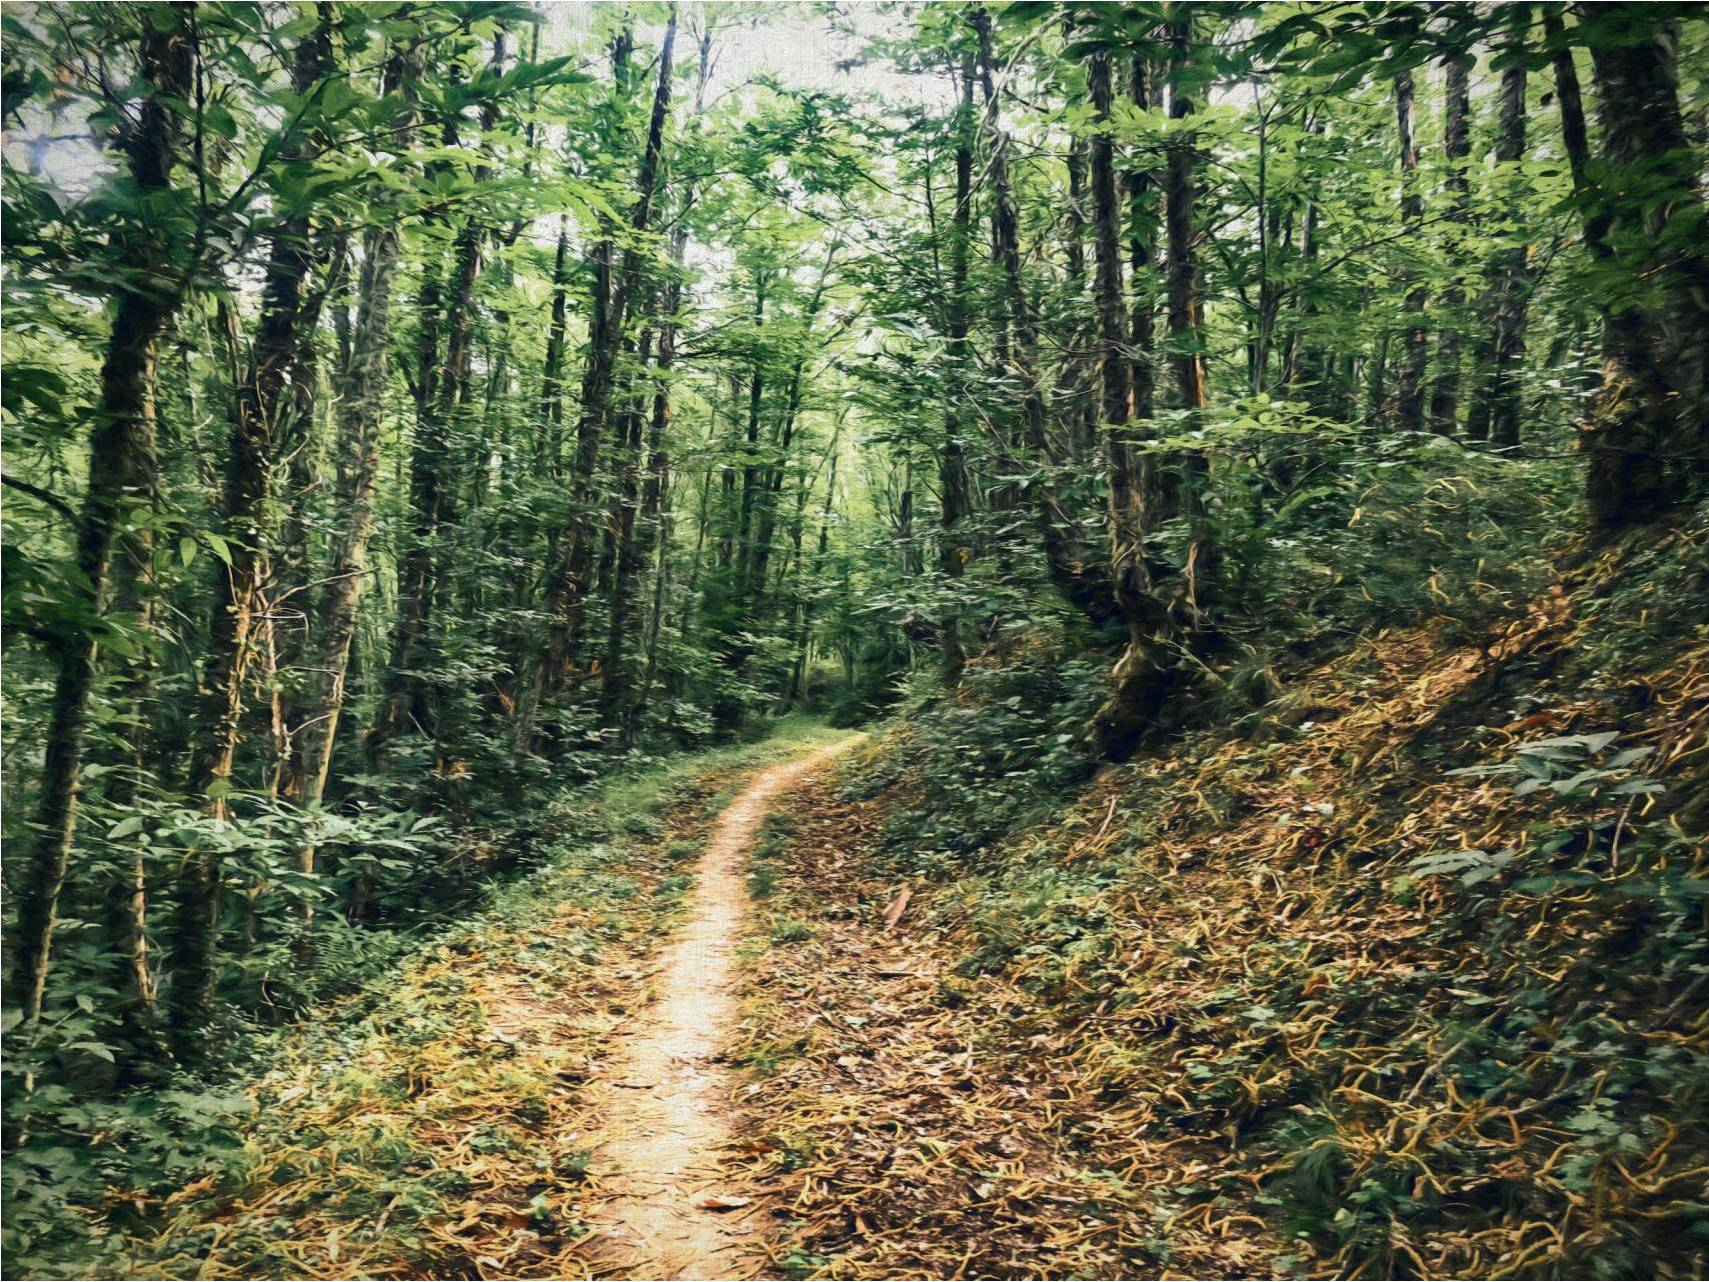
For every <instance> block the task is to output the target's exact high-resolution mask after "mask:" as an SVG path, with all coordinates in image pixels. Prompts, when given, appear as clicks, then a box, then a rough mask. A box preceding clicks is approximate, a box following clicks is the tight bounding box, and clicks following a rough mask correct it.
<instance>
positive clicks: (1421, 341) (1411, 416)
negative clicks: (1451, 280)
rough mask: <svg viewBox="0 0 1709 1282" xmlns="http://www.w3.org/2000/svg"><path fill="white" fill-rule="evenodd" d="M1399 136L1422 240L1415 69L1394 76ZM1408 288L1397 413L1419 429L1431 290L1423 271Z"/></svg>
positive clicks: (1407, 210) (1407, 221) (1407, 212)
mask: <svg viewBox="0 0 1709 1282" xmlns="http://www.w3.org/2000/svg"><path fill="white" fill-rule="evenodd" d="M1394 102H1395V137H1396V139H1397V141H1398V142H1399V145H1400V183H1401V191H1400V216H1401V223H1402V225H1403V226H1404V227H1405V229H1406V232H1407V238H1408V240H1410V241H1411V242H1412V243H1414V244H1416V243H1418V237H1419V233H1420V229H1421V227H1422V224H1423V222H1424V195H1423V193H1422V192H1420V191H1419V189H1418V141H1417V138H1416V137H1415V135H1414V132H1413V127H1412V115H1413V88H1412V73H1411V72H1410V71H1403V72H1401V73H1400V74H1399V75H1398V76H1396V77H1395V80H1394ZM1409 274H1410V275H1412V276H1414V277H1415V279H1413V280H1412V281H1411V282H1410V284H1409V285H1408V286H1407V291H1406V317H1407V323H1406V335H1405V340H1404V344H1405V348H1404V351H1403V352H1402V355H1401V363H1400V375H1399V377H1398V378H1397V379H1396V381H1395V417H1396V421H1397V422H1398V424H1399V426H1400V427H1401V428H1402V429H1404V430H1406V431H1409V432H1416V431H1418V430H1419V429H1420V428H1422V427H1423V426H1424V369H1425V362H1426V359H1427V357H1428V349H1427V343H1428V335H1427V333H1426V332H1425V328H1424V305H1425V302H1426V301H1427V300H1428V297H1429V291H1428V289H1427V288H1426V286H1425V283H1424V281H1423V280H1421V279H1416V277H1417V276H1418V275H1419V273H1418V272H1417V271H1416V270H1413V271H1412V272H1410V273H1409Z"/></svg>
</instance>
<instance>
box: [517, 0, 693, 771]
mask: <svg viewBox="0 0 1709 1282" xmlns="http://www.w3.org/2000/svg"><path fill="white" fill-rule="evenodd" d="M676 25H677V15H676V10H675V8H674V7H673V8H672V10H671V14H670V18H669V20H668V21H667V23H666V24H665V34H664V39H663V40H662V42H661V43H660V46H659V68H658V82H657V85H656V87H655V89H654V93H653V114H652V118H651V120H650V121H649V123H648V127H647V142H646V147H645V150H644V151H643V153H642V156H641V166H640V173H639V175H638V180H637V183H636V186H637V189H638V192H637V196H636V199H635V205H634V209H633V210H632V212H631V214H630V219H629V223H630V228H631V230H633V231H635V232H637V233H642V232H645V231H646V230H647V227H648V225H649V223H650V222H651V221H652V210H653V198H654V194H655V189H656V188H657V186H658V175H659V158H660V155H661V153H662V151H663V147H664V131H665V118H666V116H667V114H668V112H669V110H670V101H671V49H672V46H673V44H674V43H675V41H676ZM611 252H612V251H611V247H610V243H609V242H606V244H605V253H606V258H605V261H606V263H607V264H609V261H610V254H611ZM640 266H641V264H640V253H639V251H638V250H637V249H636V248H634V246H633V244H632V245H631V247H630V248H628V249H625V250H624V251H623V259H622V265H621V270H620V272H619V273H618V276H617V279H616V280H615V281H613V282H611V289H610V291H609V295H608V296H609V299H610V303H609V306H608V307H606V308H603V309H602V310H603V312H604V314H603V315H599V314H597V312H596V324H595V326H594V332H593V335H592V342H591V345H590V350H589V353H588V367H587V372H586V375H585V377H584V378H583V380H582V402H581V413H580V416H579V419H578V421H577V424H576V460H575V472H574V475H573V477H572V480H571V509H572V511H571V518H570V519H571V522H572V527H571V528H570V529H569V530H567V531H565V532H564V533H563V534H562V535H561V537H560V544H561V547H562V552H561V554H560V557H559V560H558V562H557V564H555V565H554V566H553V568H552V573H551V577H550V580H549V582H548V583H547V588H546V603H545V604H546V614H547V617H548V619H549V620H550V622H549V624H548V635H547V639H546V645H545V646H544V648H543V649H544V652H543V653H542V654H541V656H540V657H539V659H538V660H537V661H536V662H535V664H534V667H533V671H532V672H531V674H530V678H529V680H528V681H527V682H526V683H525V684H524V686H523V688H522V691H521V697H520V698H519V699H518V700H517V715H516V739H515V745H514V749H515V753H516V755H518V756H521V755H523V754H525V753H527V752H529V751H531V750H532V748H533V746H534V734H535V727H536V725H537V724H538V722H539V717H540V705H541V703H542V702H543V701H544V700H545V698H546V696H547V695H548V694H550V693H552V692H553V691H555V690H557V689H558V688H559V687H560V686H561V685H562V684H563V680H564V675H565V672H566V671H567V669H568V667H569V663H570V659H571V657H572V656H573V655H574V653H575V647H576V641H577V638H578V637H579V635H580V631H581V616H582V610H583V606H584V603H585V601H586V597H587V594H588V591H589V589H590V588H591V586H592V584H591V576H590V571H591V569H592V554H593V531H592V529H591V528H590V527H591V525H592V522H591V521H590V520H589V519H588V518H589V515H590V514H591V513H592V512H593V511H595V510H596V508H597V504H596V503H595V489H596V486H597V481H598V477H597V469H598V466H599V443H600V438H601V436H602V435H603V434H604V432H605V420H606V414H607V409H608V402H609V400H610V395H611V375H612V366H613V364H614V362H615V358H616V354H617V346H618V344H619V342H620V341H621V338H622V333H623V325H624V321H625V319H626V315H627V312H628V308H629V301H630V299H631V297H632V296H633V294H634V291H635V288H636V285H637V283H638V278H639V276H640ZM599 292H600V293H602V294H603V293H605V291H604V289H603V288H600V289H599Z"/></svg>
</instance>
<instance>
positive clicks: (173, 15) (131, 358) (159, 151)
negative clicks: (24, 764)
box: [12, 5, 194, 1025]
mask: <svg viewBox="0 0 1709 1282" xmlns="http://www.w3.org/2000/svg"><path fill="white" fill-rule="evenodd" d="M135 20H136V21H137V24H138V35H137V46H136V61H137V79H138V81H139V82H140V83H141V84H143V85H145V86H147V87H148V91H147V92H145V93H144V94H143V95H142V97H141V100H140V104H139V106H138V107H137V109H136V114H135V116H134V118H126V119H125V123H124V125H123V127H122V128H121V130H120V133H119V149H120V151H121V152H122V154H123V155H124V158H125V167H126V169H127V171H128V174H129V178H130V181H131V183H132V184H133V186H134V187H135V189H136V191H137V193H138V195H139V197H141V199H140V200H139V202H138V208H139V210H141V211H142V217H141V219H140V220H139V223H138V225H137V226H136V227H134V228H131V229H128V230H127V232H126V234H125V237H124V241H123V244H124V249H123V253H122V255H121V259H120V277H119V283H118V284H116V285H115V286H114V298H115V300H116V303H115V308H114V312H113V324H112V329H111V332H110V334H109V337H108V340H107V349H106V356H105V359H104V360H103V362H102V365H101V393H100V400H99V402H98V404H97V406H96V410H95V422H94V426H93V428H92V429H91V432H90V437H89V485H88V488H87V489H86V490H85V491H84V498H83V508H82V512H81V513H80V516H79V520H78V526H77V540H76V549H75V553H74V555H75V561H76V565H77V571H78V577H79V584H80V587H81V590H82V599H81V600H80V601H79V602H78V606H79V614H80V615H81V617H80V618H78V619H77V620H76V621H75V623H74V624H73V625H72V627H71V628H69V629H68V630H67V633H66V634H65V635H63V636H60V637H57V638H56V650H57V653H56V656H55V658H56V666H57V675H56V677H55V682H54V691H53V702H52V716H51V719H50V722H49V725H48V728H47V735H46V740H45V748H46V751H45V754H44V757H43V766H42V783H41V798H40V800H39V802H38V803H37V808H36V830H37V836H36V837H35V838H34V840H33V842H32V846H31V850H30V853H29V856H28V858H29V864H28V868H27V870H26V872H25V874H24V877H23V879H22V882H21V884H20V887H19V892H18V916H17V921H18V926H17V931H16V934H15V936H14V940H15V943H14V951H13V959H14V960H13V981H12V982H13V985H14V991H15V992H16V993H17V994H18V997H19V1007H20V1009H21V1011H22V1013H23V1021H24V1023H25V1024H26V1025H27V1024H31V1023H33V1022H34V1021H35V1020H36V1019H37V1018H38V1017H39V1016H40V1014H41V1009H42V999H43V993H44V989H45V986H46V983H47V973H48V964H49V959H50V957H51V956H52V951H53V936H54V927H55V924H56V922H57V920H58V915H59V899H60V892H61V890H62V888H63V887H64V884H65V878H66V873H67V870H68V867H69V863H70V859H71V848H72V838H73V835H74V833H75V831H76V827H77V793H78V787H79V784H80V782H81V768H82V761H83V748H84V739H85V736H86V734H87V731H88V716H89V699H90V694H91V692H92V690H93V688H94V684H95V658H96V643H97V638H98V636H99V631H98V628H99V627H100V624H99V622H98V620H99V618H100V615H101V614H102V611H103V608H104V607H105V605H106V604H107V600H108V596H109V593H110V591H111V589H112V584H113V579H114V578H115V577H116V576H125V577H130V576H144V575H146V574H147V573H148V566H149V563H150V561H151V560H152V558H153V541H152V535H151V533H150V525H149V522H148V519H147V517H146V515H145V514H144V513H143V512H142V511H141V509H142V508H143V507H145V506H146V505H147V504H148V502H149V501H150V499H151V498H152V496H153V493H154V485H155V430H156V411H155V404H156V401H155V397H156V360H157V357H158V352H159V346H160V342H161V338H162V337H163V335H164V334H165V333H166V330H167V327H168V326H169V325H170V324H171V323H172V318H173V316H174V315H175V314H176V313H177V311H178V308H179V306H180V304H181V302H182V299H183V294H182V292H181V291H180V289H179V288H178V287H177V280H176V278H175V276H174V267H175V265H176V264H175V261H174V260H175V255H174V252H173V240H174V237H175V235H176V234H177V230H178V226H177V224H178V220H177V219H176V218H175V217H171V216H168V217H161V216H160V215H158V214H157V213H155V212H154V211H158V210H161V209H165V208H168V207H169V206H170V193H171V189H172V171H173V169H174V168H175V167H176V166H177V165H178V164H179V163H180V161H181V159H182V158H181V156H180V154H179V153H180V150H181V148H182V145H183V130H184V122H183V118H182V107H183V104H184V103H186V102H188V101H189V100H190V97H191V94H192V90H191V79H192V75H193V66H194V52H193V43H192V35H191V26H190V23H191V14H190V11H189V10H188V9H187V8H184V7H182V6H178V5H147V6H142V5H139V6H137V9H136V11H135ZM115 552H116V553H117V559H118V562H119V564H118V566H117V567H115V565H114V560H115Z"/></svg>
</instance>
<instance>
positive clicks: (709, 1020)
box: [589, 738, 856, 1278]
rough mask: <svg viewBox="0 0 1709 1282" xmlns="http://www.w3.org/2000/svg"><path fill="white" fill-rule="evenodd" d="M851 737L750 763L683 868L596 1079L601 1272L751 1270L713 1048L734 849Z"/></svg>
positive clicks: (724, 1092)
mask: <svg viewBox="0 0 1709 1282" xmlns="http://www.w3.org/2000/svg"><path fill="white" fill-rule="evenodd" d="M855 741H856V740H855V739H854V738H849V739H845V740H842V741H841V742H839V743H836V744H833V745H831V746H830V747H826V748H820V749H818V750H817V751H815V752H812V753H809V754H808V755H806V756H804V757H801V758H798V759H797V760H795V761H791V762H786V763H785V764H783V765H777V766H771V767H769V768H768V769H765V770H762V771H760V772H759V773H758V774H757V775H755V776H754V777H753V779H751V780H750V781H749V782H748V783H747V785H746V786H745V787H744V788H743V789H742V791H741V793H740V794H739V795H738V796H737V797H736V800H735V801H734V802H732V803H731V804H730V806H729V808H728V809H726V810H725V811H724V813H723V815H722V816H720V817H719V819H718V822H717V824H716V826H715V827H714V828H713V830H712V834H711V837H710V839H709V840H708V841H707V843H706V848H705V850H704V851H703V852H702V853H701V856H700V860H699V863H698V864H697V866H696V868H695V884H694V888H693V890H692V891H691V892H690V905H689V919H688V922H687V923H686V925H685V926H684V927H683V928H682V929H681V930H680V931H679V932H678V934H677V935H676V937H675V938H674V939H673V940H672V942H671V943H670V944H669V946H668V947H667V948H666V949H665V951H664V954H663V956H662V957H661V958H660V960H659V961H658V963H657V978H656V982H655V983H654V984H653V985H651V987H652V989H653V990H654V992H655V993H656V996H655V997H654V999H653V1000H652V1002H651V1004H649V1005H648V1006H646V1007H645V1008H643V1010H642V1011H641V1013H640V1015H639V1017H638V1018H637V1019H636V1020H635V1021H634V1024H633V1025H632V1027H630V1028H629V1029H628V1030H626V1031H625V1033H624V1035H623V1038H622V1040H621V1041H620V1042H619V1043H618V1045H617V1047H616V1048H615V1050H614V1053H613V1054H612V1055H611V1056H610V1058H609V1059H608V1061H607V1067H606V1068H605V1069H604V1070H602V1072H601V1073H600V1080H599V1081H598V1083H597V1086H598V1089H599V1091H600V1094H601V1095H602V1096H603V1097H604V1099H605V1101H606V1102H605V1104H604V1106H603V1107H602V1109H601V1116H602V1118H603V1119H604V1128H603V1132H602V1137H601V1139H600V1140H599V1142H598V1144H597V1145H596V1147H595V1150H594V1153H595V1157H594V1166H593V1169H594V1171H595V1172H596V1173H597V1174H598V1175H599V1176H600V1177H601V1179H602V1183H603V1184H604V1186H605V1191H606V1193H607V1194H608V1196H609V1197H610V1198H611V1201H610V1202H609V1203H608V1204H607V1205H606V1206H605V1207H604V1208H603V1209H602V1210H601V1211H600V1212H598V1213H597V1227H596V1229H595V1233H594V1236H593V1238H592V1240H591V1242H590V1249H589V1256H590V1258H591V1260H592V1261H593V1262H594V1268H595V1271H596V1272H598V1273H600V1274H602V1275H609V1274H621V1275H622V1276H626V1277H656V1278H734V1277H751V1276H753V1275H754V1274H755V1273H756V1272H758V1271H759V1269H760V1268H761V1267H763V1264H764V1260H765V1256H764V1254H763V1244H762V1243H761V1242H760V1241H759V1240H758V1239H757V1238H756V1236H755V1234H754V1233H753V1232H752V1231H751V1230H750V1229H749V1228H747V1227H746V1226H745V1225H744V1224H743V1222H742V1221H743V1217H740V1216H737V1217H732V1215H731V1212H735V1211H739V1210H741V1209H742V1208H743V1207H745V1206H747V1205H749V1202H750V1199H747V1198H742V1197H736V1196H733V1195H731V1194H728V1193H725V1192H721V1191H720V1185H721V1181H722V1179H723V1177H724V1171H723V1166H722V1162H721V1156H722V1150H723V1148H724V1147H725V1146H726V1145H727V1144H728V1143H729V1142H730V1141H731V1139H732V1138H733V1132H734V1131H735V1129H736V1122H735V1119H734V1116H733V1113H732V1110H731V1106H730V1101H731V1098H732V1096H733V1094H734V1092H735V1089H736V1086H737V1083H736V1081H735V1079H734V1076H733V1074H732V1072H731V1070H730V1068H729V1067H728V1062H727V1060H726V1057H725V1054H724V1052H725V1048H726V1045H727V1044H728V1042H729V1040H730V1037H731V1035H732V1033H733V1032H734V1028H735V1014H736V992H735V977H734V974H733V970H734V964H733V963H734V958H733V954H734V951H735V947H736V943H737V939H738V936H739V933H740V931H741V928H742V924H743V921H744V919H745V917H746V915H747V911H748V891H747V887H746V885H745V878H744V874H745V862H746V858H747V855H748V854H749V852H750V850H751V849H752V847H753V845H754V843H755V840H756V838H757V835H758V832H759V827H760V822H761V820H762V819H764V818H765V816H766V814H767V813H768V810H769V808H770V806H771V805H772V803H773V801H774V800H775V798H776V797H777V796H778V794H779V793H781V792H783V791H785V790H787V789H789V788H791V787H794V786H796V785H798V784H800V783H801V782H802V780H804V779H806V778H808V777H810V776H811V775H812V774H813V772H814V771H815V770H817V769H818V768H819V767H821V766H823V765H825V764H826V763H827V762H828V761H829V760H831V758H833V757H834V756H835V755H836V754H837V753H839V752H842V751H843V750H845V749H846V748H848V747H850V746H851V745H852V744H853V743H854V742H855Z"/></svg>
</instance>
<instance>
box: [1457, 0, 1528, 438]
mask: <svg viewBox="0 0 1709 1282" xmlns="http://www.w3.org/2000/svg"><path fill="white" fill-rule="evenodd" d="M1503 16H1504V19H1505V21H1506V23H1507V36H1506V39H1505V40H1504V41H1503V44H1502V49H1501V53H1502V57H1503V58H1504V59H1506V60H1507V65H1506V67H1505V68H1504V69H1503V71H1502V73H1501V106H1500V110H1499V119H1498V122H1497V125H1496V145H1495V160H1496V164H1497V165H1498V166H1504V168H1503V169H1501V170H1499V171H1498V179H1499V180H1500V181H1501V182H1503V184H1504V188H1505V190H1504V193H1503V194H1504V200H1503V205H1504V208H1503V209H1502V210H1501V220H1502V223H1503V227H1502V232H1501V235H1502V238H1503V240H1504V241H1505V242H1506V243H1505V244H1504V245H1503V246H1502V247H1501V248H1500V249H1499V250H1498V251H1497V252H1496V254H1495V257H1494V258H1493V259H1492V260H1491V263H1490V268H1489V280H1488V284H1487V285H1486V287H1485V291H1484V299H1483V304H1482V307H1481V308H1480V312H1481V316H1480V319H1481V321H1482V323H1483V324H1484V325H1485V326H1486V327H1487V329H1488V337H1487V339H1486V340H1485V342H1484V345H1483V347H1482V349H1481V350H1480V353H1479V354H1480V356H1482V357H1484V361H1483V362H1482V364H1483V366H1484V368H1483V369H1482V370H1481V371H1480V374H1481V375H1482V382H1481V384H1480V386H1479V389H1478V395H1477V397H1476V398H1475V399H1474V400H1473V402H1472V406H1471V411H1470V413H1469V415H1468V417H1467V420H1466V435H1467V436H1469V437H1471V438H1472V439H1473V440H1488V441H1489V442H1490V443H1491V444H1493V445H1497V446H1501V447H1505V448H1511V447H1513V446H1516V445H1518V444H1519V420H1520V414H1521V404H1520V391H1521V388H1522V387H1523V379H1524V368H1523V366H1524V361H1525V317H1526V312H1527V310H1528V308H1529V306H1530V294H1531V245H1530V239H1529V230H1528V225H1527V224H1528V220H1527V215H1526V211H1525V210H1524V209H1523V208H1522V206H1521V204H1520V202H1519V200H1518V198H1517V197H1516V196H1515V195H1513V194H1512V193H1513V192H1514V191H1515V190H1516V189H1517V183H1518V179H1517V175H1516V173H1515V171H1516V169H1517V167H1518V165H1519V163H1520V162H1521V161H1522V160H1523V159H1524V157H1525V114H1526V112H1525V83H1526V33H1527V30H1528V28H1529V25H1530V20H1531V6H1530V5H1529V4H1511V5H1508V6H1507V7H1506V8H1505V9H1504V11H1503Z"/></svg>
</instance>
